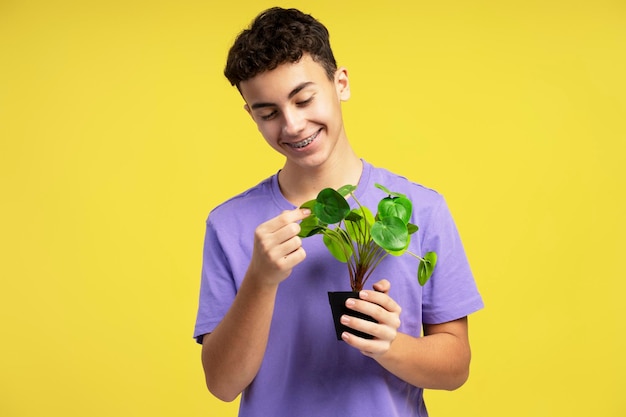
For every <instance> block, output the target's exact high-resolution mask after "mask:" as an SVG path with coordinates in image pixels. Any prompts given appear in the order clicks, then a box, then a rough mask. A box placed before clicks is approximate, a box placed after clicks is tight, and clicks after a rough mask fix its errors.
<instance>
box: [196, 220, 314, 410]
mask: <svg viewBox="0 0 626 417" xmlns="http://www.w3.org/2000/svg"><path fill="white" fill-rule="evenodd" d="M308 214H309V211H308V210H300V209H296V210H292V211H285V212H283V213H282V214H280V215H279V216H277V217H275V218H273V219H271V220H269V221H267V222H265V223H263V224H261V225H260V226H259V227H257V229H256V231H255V236H254V249H253V254H252V259H251V261H250V265H249V267H248V270H247V273H246V276H245V277H244V280H243V282H242V284H241V287H240V288H239V291H238V292H237V296H236V297H235V300H234V302H233V304H232V306H231V307H230V309H229V310H228V313H227V314H226V316H225V317H224V319H223V320H222V322H221V323H220V324H219V325H218V326H217V327H216V328H215V330H214V331H213V332H212V333H210V334H208V335H205V336H204V338H203V341H202V366H203V368H204V374H205V379H206V384H207V388H208V389H209V391H211V393H212V394H213V395H215V396H216V397H217V398H219V399H221V400H223V401H233V400H234V399H235V398H237V396H238V395H239V394H240V393H241V392H242V391H243V390H244V389H245V388H246V387H247V386H248V385H249V384H250V382H252V380H253V379H254V377H255V376H256V374H257V372H258V370H259V368H260V366H261V362H262V360H263V356H264V354H265V349H266V346H267V340H268V335H269V329H270V323H271V321H272V316H273V313H274V302H275V299H276V292H277V289H278V285H279V284H280V283H281V282H282V281H283V280H285V279H287V277H289V275H290V274H291V270H292V269H293V267H294V266H296V265H297V264H299V263H300V262H302V261H303V260H304V258H305V256H306V254H305V253H304V249H302V246H301V244H302V242H301V240H300V238H299V237H298V236H297V234H298V233H299V231H300V226H299V224H298V223H297V222H298V221H300V220H302V219H303V218H305V217H306V216H308Z"/></svg>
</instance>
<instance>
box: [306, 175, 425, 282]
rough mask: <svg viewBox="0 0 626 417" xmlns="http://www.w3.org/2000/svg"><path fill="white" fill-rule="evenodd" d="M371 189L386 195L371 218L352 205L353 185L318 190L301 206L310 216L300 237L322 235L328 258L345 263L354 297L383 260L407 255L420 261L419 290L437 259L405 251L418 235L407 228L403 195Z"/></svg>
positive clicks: (365, 210) (409, 208) (407, 207)
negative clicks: (313, 198) (311, 198)
mask: <svg viewBox="0 0 626 417" xmlns="http://www.w3.org/2000/svg"><path fill="white" fill-rule="evenodd" d="M376 188H378V189H380V190H382V191H384V192H385V193H386V194H387V196H386V197H384V198H382V199H381V200H380V201H379V203H378V207H377V212H376V216H374V215H373V214H372V211H371V210H370V209H368V208H367V207H365V206H363V205H362V204H361V203H360V202H359V201H358V200H357V198H356V196H355V195H354V190H356V187H355V186H354V185H344V186H343V187H341V188H338V189H337V190H334V189H332V188H325V189H323V190H322V191H320V193H319V194H318V195H317V198H316V199H315V200H311V201H307V202H306V203H304V204H303V205H302V206H301V207H302V208H308V209H310V210H311V215H310V216H309V217H307V218H305V219H304V220H303V221H302V222H301V223H300V228H301V230H300V234H299V236H300V237H303V238H306V237H310V236H313V235H317V234H322V235H323V240H324V244H325V245H326V247H327V248H328V250H329V251H330V253H331V254H332V255H333V256H334V257H335V258H336V259H337V260H339V261H341V262H344V263H347V265H348V272H349V275H350V286H351V287H352V290H353V291H360V290H362V289H363V286H364V285H365V282H366V281H367V279H368V278H369V277H370V276H371V274H372V272H374V270H375V269H376V267H377V266H378V265H379V264H380V263H381V261H382V260H383V259H384V258H385V257H387V255H393V256H401V255H404V254H409V255H411V256H413V257H415V258H417V259H419V265H418V268H417V280H418V282H419V284H420V285H424V284H426V282H427V281H428V279H429V278H430V276H431V275H432V273H433V270H434V268H435V264H436V263H437V254H436V253H435V252H427V253H426V254H424V255H423V256H419V255H417V254H415V253H412V252H410V251H409V250H408V247H409V243H410V241H411V235H412V234H413V233H415V232H417V230H418V227H417V226H416V225H414V224H411V223H410V222H409V220H410V218H411V213H412V211H413V204H412V203H411V201H410V200H409V199H408V198H407V197H406V196H405V195H404V194H400V193H396V192H392V191H389V190H388V189H387V188H385V187H384V186H382V185H380V184H376ZM347 196H351V197H352V198H353V199H354V201H355V202H356V203H357V205H358V207H357V208H355V209H352V210H351V209H350V205H349V204H348V202H347V201H346V198H345V197H347ZM332 225H336V226H335V227H331V226H332Z"/></svg>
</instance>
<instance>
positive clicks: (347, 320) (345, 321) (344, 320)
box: [341, 316, 350, 324]
mask: <svg viewBox="0 0 626 417" xmlns="http://www.w3.org/2000/svg"><path fill="white" fill-rule="evenodd" d="M348 323H350V317H348V316H341V324H348Z"/></svg>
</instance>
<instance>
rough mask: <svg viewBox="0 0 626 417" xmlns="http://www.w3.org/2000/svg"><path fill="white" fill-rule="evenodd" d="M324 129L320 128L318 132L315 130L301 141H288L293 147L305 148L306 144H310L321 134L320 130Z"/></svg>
mask: <svg viewBox="0 0 626 417" xmlns="http://www.w3.org/2000/svg"><path fill="white" fill-rule="evenodd" d="M321 131H322V129H320V130H318V131H317V132H315V133H314V134H312V135H311V136H309V137H308V138H306V139H304V140H302V141H300V142H295V143H287V145H289V146H290V147H292V148H295V149H301V148H304V147H305V146H308V145H309V144H310V143H311V142H313V141H314V140H315V139H316V138H317V136H318V135H319V134H320V132H321Z"/></svg>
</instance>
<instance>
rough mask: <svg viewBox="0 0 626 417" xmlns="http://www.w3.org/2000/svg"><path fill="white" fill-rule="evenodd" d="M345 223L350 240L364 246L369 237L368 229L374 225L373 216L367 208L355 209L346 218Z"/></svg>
mask: <svg viewBox="0 0 626 417" xmlns="http://www.w3.org/2000/svg"><path fill="white" fill-rule="evenodd" d="M345 223H346V231H347V232H348V235H350V238H351V239H352V240H354V241H355V242H357V243H359V244H365V243H367V242H366V240H367V237H368V236H369V235H370V231H369V229H370V228H371V225H373V224H374V215H373V214H372V212H371V211H370V209H368V208H367V207H360V208H356V209H354V210H352V211H350V213H349V214H348V215H347V216H346V218H345ZM368 225H369V227H368Z"/></svg>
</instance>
